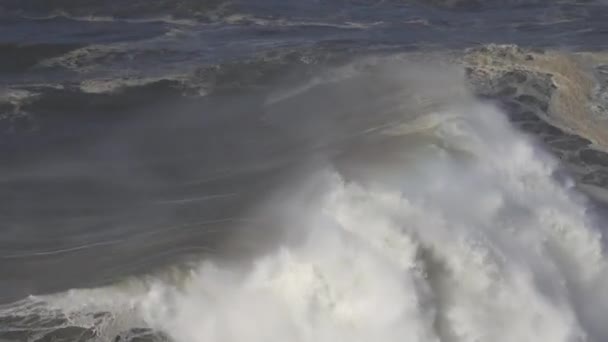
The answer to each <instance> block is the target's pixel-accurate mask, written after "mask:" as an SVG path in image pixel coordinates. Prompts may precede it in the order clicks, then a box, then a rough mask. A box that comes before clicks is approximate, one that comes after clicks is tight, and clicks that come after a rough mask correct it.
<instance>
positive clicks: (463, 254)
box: [3, 65, 608, 342]
mask: <svg viewBox="0 0 608 342" xmlns="http://www.w3.org/2000/svg"><path fill="white" fill-rule="evenodd" d="M398 67H399V68H400V69H399V70H400V71H397V70H393V69H392V68H393V67H390V66H389V67H387V68H385V72H384V73H379V74H378V73H376V72H375V71H372V72H371V73H370V74H371V75H374V76H371V78H368V77H363V80H365V81H366V82H372V81H373V83H369V84H368V85H370V86H371V87H372V88H373V90H371V88H370V89H369V91H370V92H371V93H374V92H377V91H379V90H378V89H385V90H387V92H386V93H385V95H386V96H384V97H382V96H379V97H375V101H376V103H375V104H374V105H370V104H369V103H365V100H366V95H365V94H364V93H361V94H359V93H356V92H355V93H353V91H352V90H353V88H352V83H353V82H360V81H361V80H362V78H361V77H360V76H357V77H351V76H344V75H341V76H340V77H338V78H335V77H334V78H332V79H330V80H327V79H326V80H325V81H323V83H325V84H327V83H329V84H334V85H331V88H334V92H335V93H336V94H337V93H339V92H337V91H336V90H335V88H343V87H344V85H345V84H347V85H349V87H351V88H348V89H350V91H344V89H342V91H344V92H343V93H342V95H345V94H347V95H349V97H348V101H349V102H350V103H351V104H352V103H354V105H352V108H350V109H351V110H354V109H356V108H367V109H368V110H370V111H369V112H368V113H366V114H367V115H369V116H375V115H380V114H382V113H381V112H382V111H385V112H386V111H390V112H392V113H399V116H400V120H399V124H391V125H385V126H383V125H378V126H373V127H370V126H368V127H366V129H365V130H363V131H359V132H357V134H358V135H360V136H362V137H363V138H358V140H357V142H356V143H347V144H343V145H339V144H338V145H339V146H340V147H339V148H337V152H335V151H334V152H332V153H321V154H324V155H325V157H324V158H320V160H318V159H315V161H314V162H311V164H312V165H313V166H312V167H310V168H308V169H307V172H304V174H305V175H302V173H300V175H299V176H298V177H297V179H294V180H293V181H292V182H288V183H287V185H285V186H283V187H282V188H281V189H277V190H276V191H275V192H274V195H272V196H270V197H268V198H265V199H264V201H263V203H262V204H260V205H259V206H258V209H256V210H255V211H256V213H255V216H256V217H258V218H262V219H263V221H265V222H267V224H268V225H272V226H274V227H278V229H277V230H262V231H261V232H260V233H264V232H266V233H267V232H268V231H274V232H275V233H276V234H279V235H280V236H281V237H282V238H281V243H279V244H278V245H276V246H275V247H272V248H268V247H267V246H266V247H265V248H263V249H262V250H260V251H259V253H257V254H256V256H255V257H254V258H253V259H250V260H247V261H238V260H236V261H235V260H230V261H226V260H223V259H222V258H221V257H219V256H218V258H217V260H206V261H201V262H200V263H199V264H198V265H196V266H193V267H190V268H188V269H187V270H185V271H184V270H180V271H175V272H177V273H178V275H177V276H164V277H156V276H148V277H145V278H144V279H143V280H142V279H139V280H131V281H128V282H127V283H124V284H120V285H116V286H112V287H106V288H101V289H91V290H73V291H69V292H66V293H63V294H58V295H51V296H43V297H31V298H29V299H27V300H24V301H22V302H20V303H17V304H16V305H14V306H11V307H9V308H6V310H5V313H9V314H10V317H12V318H11V320H12V321H13V322H17V321H19V319H21V320H22V322H23V324H26V325H27V324H31V322H32V321H35V320H39V321H41V322H43V323H44V324H41V326H42V327H43V328H41V329H39V330H37V331H38V332H39V333H40V334H41V335H42V336H43V335H44V334H46V333H48V332H49V331H50V330H53V331H56V329H57V328H62V329H65V327H67V326H80V327H92V332H91V333H90V336H89V337H91V338H92V339H99V340H107V339H109V338H114V337H115V336H119V337H120V336H124V335H121V334H123V333H122V332H124V331H126V330H128V329H131V328H134V327H143V328H145V329H151V330H152V331H156V332H158V333H159V334H160V335H158V336H162V338H166V339H169V340H173V341H178V342H196V341H230V342H232V341H234V342H236V341H260V342H261V341H302V342H308V341H321V342H323V341H402V340H407V341H420V342H426V341H453V342H456V341H497V342H500V341H505V342H506V341H554V342H562V341H563V342H566V341H568V342H574V341H597V342H600V341H605V340H607V339H608V327H606V325H605V324H604V317H605V315H606V313H608V297H607V294H606V291H605V289H606V286H607V285H608V269H607V265H608V264H607V263H606V257H605V252H604V246H603V242H602V236H601V226H600V224H599V223H598V220H597V218H596V216H595V215H596V214H595V213H593V212H592V210H591V209H590V208H591V206H590V204H589V203H588V202H587V200H586V199H585V198H584V196H582V195H580V194H578V193H577V191H576V189H575V186H574V185H573V183H572V182H571V181H570V180H569V178H568V177H567V176H564V175H563V173H562V170H561V169H560V167H559V164H558V162H557V160H555V159H554V158H553V157H551V156H550V155H549V154H547V153H545V152H544V151H543V150H542V149H541V148H539V147H538V146H537V144H536V143H535V141H534V140H533V139H532V138H530V137H529V136H527V135H525V134H523V133H520V132H518V131H516V130H515V129H514V128H513V127H512V126H511V125H510V123H509V122H508V120H507V118H506V116H505V115H503V113H501V112H500V111H499V110H498V109H497V108H496V107H494V106H493V105H492V104H489V103H482V102H479V101H478V100H476V99H474V98H473V97H472V96H470V95H468V94H467V93H466V90H464V86H463V85H462V84H461V83H460V81H459V80H456V81H453V80H452V78H451V76H449V77H448V76H446V73H447V71H446V70H441V71H439V72H433V71H431V70H430V69H424V68H422V69H421V68H419V67H417V66H414V67H412V66H411V65H408V66H398ZM403 69H406V70H416V71H414V72H403V71H402V70H403ZM348 70H349V72H352V69H348ZM387 70H388V73H386V71H387ZM376 71H377V70H376ZM366 72H369V70H368V71H366ZM378 75H384V76H378ZM386 75H390V76H386ZM387 77H388V80H387V79H386V78H387ZM345 80H346V81H345ZM319 82H321V81H319ZM315 87H316V85H315V84H312V85H308V86H307V87H303V88H302V87H300V88H298V89H296V90H294V91H293V92H286V93H285V94H283V95H282V96H279V97H275V98H273V99H272V100H271V101H270V100H269V102H268V106H269V113H271V114H272V116H271V117H270V118H269V120H270V121H274V122H282V121H291V119H290V118H289V117H288V116H289V115H290V113H289V110H284V111H282V112H280V113H276V112H275V113H273V110H272V107H273V106H275V107H276V106H279V104H278V103H280V102H283V101H288V99H289V98H292V97H302V96H304V98H306V95H305V94H306V93H309V92H310V91H311V90H310V89H312V88H315ZM348 89H347V90H348ZM363 89H365V88H363ZM389 90H390V91H389ZM334 95H335V94H334ZM321 100H322V99H319V101H320V102H322V101H321ZM341 100H345V99H341ZM322 103H323V102H322ZM326 106H327V108H332V107H335V106H336V105H335V104H330V103H326ZM277 108H283V107H280V106H279V107H277ZM289 108H290V107H287V109H289ZM311 108H316V107H315V105H311ZM283 109H285V108H283ZM334 109H337V108H334ZM291 110H292V111H294V112H296V113H299V111H302V108H291ZM318 114H319V113H313V112H311V113H310V115H311V117H315V116H317V115H318ZM325 114H328V113H325ZM359 114H360V113H359ZM281 115H283V116H287V118H280V116H281ZM320 116H322V115H320ZM351 119H352V118H351ZM300 120H302V119H301V118H300ZM298 127H300V128H299V129H298V132H301V131H302V129H304V128H303V127H302V126H298ZM304 130H305V129H304ZM311 131H313V132H311V133H310V134H313V135H314V131H316V129H312V130H311ZM327 131H328V132H330V133H331V132H334V131H332V130H327ZM350 133H352V131H351V132H350ZM239 238H243V237H242V236H238V234H237V236H235V237H234V239H239ZM266 238H268V239H269V237H262V239H266ZM3 316H4V315H3ZM28 317H29V318H28ZM32 317H34V318H33V319H32ZM41 317H42V318H41ZM45 317H46V318H45ZM48 317H55V321H53V320H52V319H50V318H48ZM56 317H63V318H64V319H60V320H56ZM28 322H29V323H28ZM49 322H51V323H49ZM52 322H55V323H52ZM20 324H21V323H20ZM13 325H14V327H15V328H14V329H13V330H15V331H16V330H19V328H18V326H19V324H17V323H13ZM45 329H47V330H45ZM30 331H31V330H30ZM34 331H36V330H34ZM146 331H148V330H146ZM81 335H82V332H81ZM32 336H33V335H30V337H32ZM38 337H40V336H38ZM158 338H161V337H158ZM116 340H120V339H119V338H118V337H116Z"/></svg>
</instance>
